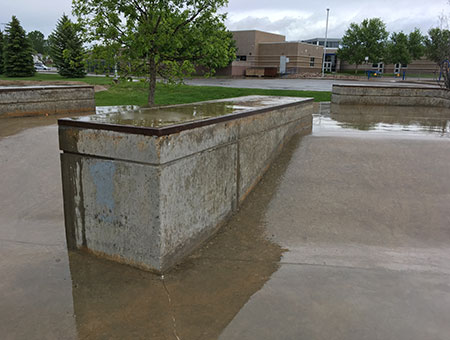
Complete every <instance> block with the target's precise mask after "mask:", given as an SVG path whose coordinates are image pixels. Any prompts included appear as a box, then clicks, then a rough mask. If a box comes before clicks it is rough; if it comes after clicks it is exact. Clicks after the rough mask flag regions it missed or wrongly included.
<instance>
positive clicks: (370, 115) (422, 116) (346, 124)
mask: <svg viewBox="0 0 450 340" xmlns="http://www.w3.org/2000/svg"><path fill="white" fill-rule="evenodd" d="M316 109H317V110H316V113H315V114H314V127H313V132H314V134H316V135H320V134H328V133H339V132H345V133H351V132H353V133H357V132H358V131H359V132H361V133H362V132H363V133H366V134H383V133H384V134H393V133H395V134H404V135H417V136H420V135H423V136H432V137H450V109H443V108H428V107H402V106H359V105H335V104H330V103H320V104H317V105H316Z"/></svg>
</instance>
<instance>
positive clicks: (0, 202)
mask: <svg viewBox="0 0 450 340" xmlns="http://www.w3.org/2000/svg"><path fill="white" fill-rule="evenodd" d="M328 110H329V108H328V106H326V105H322V115H316V117H315V120H314V124H315V125H314V132H313V134H312V135H311V136H306V137H303V138H302V139H300V138H294V139H293V140H292V141H291V142H290V143H289V144H288V145H287V147H286V149H285V152H283V154H282V155H281V156H280V157H279V158H278V160H277V162H276V163H275V164H274V165H273V166H272V167H271V168H270V169H269V171H268V172H267V174H266V175H265V176H264V178H263V179H262V181H261V183H260V184H259V185H258V186H257V187H256V188H255V190H254V191H253V192H252V193H251V194H250V196H249V197H248V198H247V200H246V201H245V203H244V205H243V207H242V208H241V210H240V211H239V213H238V214H236V215H235V216H234V217H233V218H232V219H231V221H230V222H229V223H228V224H227V225H226V226H224V228H223V229H222V230H221V231H220V232H219V233H218V234H217V236H216V237H214V238H213V239H212V240H211V241H210V242H209V243H208V244H206V245H205V246H204V247H202V248H201V249H199V250H198V251H197V252H196V253H195V254H193V255H192V256H191V257H190V258H189V259H188V260H187V261H185V262H184V263H183V264H181V265H180V266H178V267H177V268H175V269H174V270H173V271H171V272H170V273H168V274H166V275H165V276H164V277H159V276H156V275H153V274H150V273H147V272H144V271H140V270H137V269H134V268H130V267H127V266H123V265H119V264H116V263H113V262H109V261H106V260H102V259H98V258H95V257H93V256H90V255H88V254H85V253H82V252H69V253H68V252H67V250H66V247H65V237H64V226H63V213H62V198H61V196H62V195H61V187H60V174H59V151H58V145H57V128H56V126H55V125H49V126H39V127H35V128H32V126H34V123H33V122H32V121H30V120H27V119H23V118H22V119H21V121H20V123H18V122H19V121H16V122H12V123H10V124H12V125H11V126H16V127H17V130H16V132H17V133H16V132H13V133H11V132H8V129H6V132H5V129H3V128H2V129H0V133H1V135H2V137H0V172H1V174H2V176H0V188H1V190H0V278H1V279H0V305H1V308H0V334H1V338H2V339H408V340H411V339H448V338H449V335H450V214H449V213H448V211H449V207H450V181H449V179H450V130H449V126H450V125H449V123H448V119H447V118H446V117H442V116H436V117H434V118H433V119H429V118H428V119H422V118H421V117H420V116H417V114H414V115H413V116H414V117H413V118H410V117H408V115H409V113H408V112H406V113H404V114H403V115H402V116H403V117H402V119H400V120H399V119H397V118H395V119H394V118H392V117H382V118H379V117H378V118H373V117H372V118H370V116H369V117H363V116H361V115H358V114H356V113H355V112H350V113H351V114H348V115H345V114H343V113H342V112H341V114H340V115H339V116H335V115H333V114H331V115H329V114H328V112H327V111H328ZM344 113H345V112H344ZM371 114H372V116H373V115H376V113H374V112H371ZM405 116H406V117H405ZM2 123H3V121H0V125H1V124H2ZM48 123H50V124H51V123H52V122H51V121H48ZM22 128H24V129H22ZM5 136H7V137H5Z"/></svg>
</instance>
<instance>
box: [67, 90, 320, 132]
mask: <svg viewBox="0 0 450 340" xmlns="http://www.w3.org/2000/svg"><path fill="white" fill-rule="evenodd" d="M312 101H314V98H308V99H303V100H301V101H300V100H299V101H297V102H293V103H287V104H280V105H274V106H269V107H264V108H261V109H255V110H249V111H245V112H239V113H231V114H227V115H224V116H219V117H213V118H207V119H203V120H198V121H193V122H186V123H182V124H176V125H169V126H164V127H160V128H152V127H142V126H132V125H120V124H107V123H92V122H83V121H76V120H72V119H70V118H62V119H58V126H68V127H78V128H85V129H96V130H107V131H116V132H124V133H131V134H136V135H146V136H157V137H160V136H167V135H171V134H174V133H178V132H181V131H184V130H191V129H195V128H198V127H203V126H208V125H212V124H217V123H222V122H226V121H230V120H235V119H239V118H244V117H249V116H253V115H256V114H260V113H265V112H269V111H272V110H274V109H284V108H287V107H291V106H297V105H299V104H300V103H309V102H312ZM188 105H189V104H188ZM171 107H174V105H171Z"/></svg>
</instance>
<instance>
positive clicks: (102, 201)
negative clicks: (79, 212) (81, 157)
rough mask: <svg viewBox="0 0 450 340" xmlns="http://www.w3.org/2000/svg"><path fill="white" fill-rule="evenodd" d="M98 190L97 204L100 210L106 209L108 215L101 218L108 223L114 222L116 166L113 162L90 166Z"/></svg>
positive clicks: (96, 163) (102, 215)
mask: <svg viewBox="0 0 450 340" xmlns="http://www.w3.org/2000/svg"><path fill="white" fill-rule="evenodd" d="M89 172H90V174H91V176H92V180H93V182H94V185H95V188H96V197H95V202H96V203H97V206H98V207H99V208H102V209H104V212H105V213H106V214H101V216H99V217H100V218H101V219H103V220H105V221H106V222H112V216H111V215H112V214H114V205H115V204H114V175H115V172H116V165H115V164H114V163H113V162H95V163H93V164H91V165H90V166H89Z"/></svg>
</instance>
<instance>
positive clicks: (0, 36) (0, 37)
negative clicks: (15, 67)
mask: <svg viewBox="0 0 450 340" xmlns="http://www.w3.org/2000/svg"><path fill="white" fill-rule="evenodd" d="M2 73H3V33H2V31H0V74H2Z"/></svg>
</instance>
